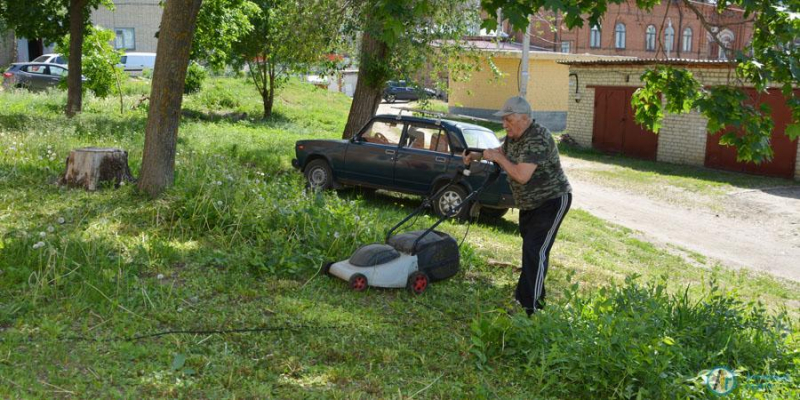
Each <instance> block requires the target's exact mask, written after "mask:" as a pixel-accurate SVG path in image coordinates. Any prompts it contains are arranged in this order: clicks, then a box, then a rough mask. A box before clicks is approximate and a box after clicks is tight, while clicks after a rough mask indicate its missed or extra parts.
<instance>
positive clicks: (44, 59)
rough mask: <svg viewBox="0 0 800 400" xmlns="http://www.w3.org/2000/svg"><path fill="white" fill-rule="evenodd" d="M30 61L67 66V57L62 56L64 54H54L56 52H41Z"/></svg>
mask: <svg viewBox="0 0 800 400" xmlns="http://www.w3.org/2000/svg"><path fill="white" fill-rule="evenodd" d="M31 62H35V63H47V64H58V65H63V66H65V67H66V66H67V59H66V58H64V56H62V55H61V54H56V53H48V54H42V55H40V56H39V57H36V58H34V59H33V60H31Z"/></svg>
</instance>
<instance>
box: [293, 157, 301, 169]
mask: <svg viewBox="0 0 800 400" xmlns="http://www.w3.org/2000/svg"><path fill="white" fill-rule="evenodd" d="M292 167H294V168H295V169H300V161H297V159H296V158H293V159H292Z"/></svg>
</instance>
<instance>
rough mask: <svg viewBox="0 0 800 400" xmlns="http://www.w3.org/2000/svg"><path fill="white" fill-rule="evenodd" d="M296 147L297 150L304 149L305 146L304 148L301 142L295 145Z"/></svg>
mask: <svg viewBox="0 0 800 400" xmlns="http://www.w3.org/2000/svg"><path fill="white" fill-rule="evenodd" d="M297 148H298V149H299V150H303V149H305V148H306V146H303V145H302V144H299V145H297Z"/></svg>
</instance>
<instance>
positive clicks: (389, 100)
mask: <svg viewBox="0 0 800 400" xmlns="http://www.w3.org/2000/svg"><path fill="white" fill-rule="evenodd" d="M384 100H386V102H387V103H394V102H395V101H397V96H396V95H394V94H387V95H386V97H385V98H384Z"/></svg>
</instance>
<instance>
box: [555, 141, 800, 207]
mask: <svg viewBox="0 0 800 400" xmlns="http://www.w3.org/2000/svg"><path fill="white" fill-rule="evenodd" d="M559 150H560V152H561V154H563V155H565V156H569V157H572V158H577V159H580V160H586V161H596V162H601V163H603V164H609V165H615V166H618V167H623V168H629V169H632V170H636V171H639V172H649V173H654V174H658V175H665V176H674V177H680V178H692V179H701V180H704V181H710V182H715V183H721V184H727V185H731V186H734V187H739V188H744V189H759V190H762V191H764V192H768V191H771V190H773V189H774V187H776V186H778V187H786V188H790V187H793V186H797V187H800V183H798V182H794V181H792V180H790V179H781V178H774V177H765V176H758V175H748V174H741V173H736V172H729V171H722V170H716V169H710V168H704V167H695V166H689V165H679V164H671V163H666V162H657V161H648V160H640V159H636V158H630V157H627V156H624V155H621V154H606V153H603V152H600V151H598V150H595V149H585V148H579V147H574V146H569V145H564V144H562V145H560V146H559ZM780 193H782V191H776V193H771V194H776V195H779V196H782V194H780ZM789 197H794V196H793V195H791V196H789Z"/></svg>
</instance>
